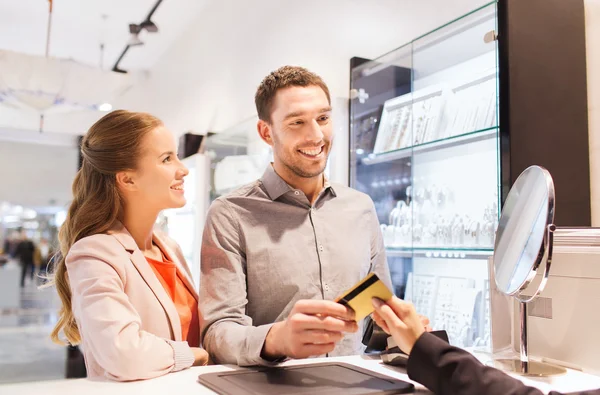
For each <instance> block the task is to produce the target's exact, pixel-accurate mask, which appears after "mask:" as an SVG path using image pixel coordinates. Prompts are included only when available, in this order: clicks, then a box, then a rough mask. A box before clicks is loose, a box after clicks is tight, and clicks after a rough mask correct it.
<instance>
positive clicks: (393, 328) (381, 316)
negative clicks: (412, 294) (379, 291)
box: [373, 296, 429, 354]
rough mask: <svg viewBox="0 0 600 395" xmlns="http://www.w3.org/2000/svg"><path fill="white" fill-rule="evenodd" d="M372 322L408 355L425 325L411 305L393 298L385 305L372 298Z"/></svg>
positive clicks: (423, 330)
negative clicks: (373, 309) (390, 336)
mask: <svg viewBox="0 0 600 395" xmlns="http://www.w3.org/2000/svg"><path fill="white" fill-rule="evenodd" d="M373 306H374V307H375V312H374V313H373V320H375V322H376V323H377V325H379V326H380V327H381V329H383V330H384V331H385V333H387V334H388V335H392V337H393V338H394V341H395V342H396V344H397V345H398V347H400V349H401V350H402V351H404V352H405V353H406V354H410V351H411V350H412V348H413V346H414V345H415V343H416V342H417V340H418V339H419V337H421V335H422V334H423V332H425V329H426V328H425V326H427V324H428V322H429V320H427V323H425V322H424V321H423V320H422V318H424V317H421V316H419V315H418V314H417V312H416V311H415V307H414V306H413V305H412V303H407V302H405V301H403V300H400V299H398V298H397V297H395V296H394V297H393V298H392V299H390V300H388V301H387V303H386V302H383V301H381V300H380V299H376V298H373Z"/></svg>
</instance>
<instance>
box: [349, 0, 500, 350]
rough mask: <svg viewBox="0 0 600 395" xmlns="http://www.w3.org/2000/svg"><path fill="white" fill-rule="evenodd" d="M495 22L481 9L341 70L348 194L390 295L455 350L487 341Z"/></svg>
mask: <svg viewBox="0 0 600 395" xmlns="http://www.w3.org/2000/svg"><path fill="white" fill-rule="evenodd" d="M496 20H497V10H496V3H491V4H488V5H486V6H484V7H482V8H480V9H478V10H476V11H474V12H472V13H470V14H468V15H465V16H464V17H462V18H460V19H458V20H455V21H453V22H451V23H449V24H447V25H445V26H442V27H440V28H439V29H437V30H435V31H433V32H431V33H429V34H426V35H424V36H422V37H420V38H418V39H416V40H414V41H412V42H410V43H409V44H408V45H405V46H403V47H400V48H399V49H397V50H395V51H392V52H390V53H388V54H386V55H384V56H382V57H380V58H377V59H374V60H366V59H360V58H353V60H352V66H353V67H352V69H351V97H353V98H352V99H351V102H350V103H351V104H350V119H351V143H350V144H351V154H350V157H351V164H350V174H351V180H350V181H351V182H350V184H351V186H352V187H354V188H356V189H358V190H360V191H363V192H365V193H367V194H369V195H370V196H371V198H372V199H373V201H374V203H375V207H376V211H377V215H378V217H379V222H380V224H381V229H382V233H383V235H384V242H385V245H386V252H387V256H388V263H389V265H390V271H391V274H392V282H393V285H394V291H395V293H396V295H398V296H400V297H402V298H404V299H406V300H409V301H412V302H413V303H414V304H415V306H416V308H417V311H418V312H419V313H421V314H424V315H427V316H428V317H429V318H430V319H431V323H432V326H433V328H434V329H445V330H446V331H447V332H448V336H449V339H450V342H451V343H452V344H454V345H457V346H463V347H465V346H482V347H487V346H488V345H489V337H490V335H489V318H488V317H489V311H488V310H489V308H488V307H486V304H487V303H488V298H487V297H486V292H487V289H488V274H487V259H488V258H489V256H491V254H492V249H493V243H494V232H495V229H496V226H497V223H498V217H499V206H500V203H499V185H500V179H499V147H498V145H499V128H498V62H497V56H498V54H497V49H498V48H497V41H496V40H495V37H494V31H495V30H496Z"/></svg>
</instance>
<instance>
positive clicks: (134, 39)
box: [127, 23, 144, 47]
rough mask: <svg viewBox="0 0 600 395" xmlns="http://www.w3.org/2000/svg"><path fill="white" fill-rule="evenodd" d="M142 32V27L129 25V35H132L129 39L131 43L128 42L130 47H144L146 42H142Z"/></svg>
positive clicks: (133, 24)
mask: <svg viewBox="0 0 600 395" xmlns="http://www.w3.org/2000/svg"><path fill="white" fill-rule="evenodd" d="M141 31H142V28H141V26H140V25H136V24H135V23H130V24H129V34H131V37H129V41H127V45H129V46H130V47H133V46H136V45H144V42H143V41H142V40H140V37H139V34H140V32H141Z"/></svg>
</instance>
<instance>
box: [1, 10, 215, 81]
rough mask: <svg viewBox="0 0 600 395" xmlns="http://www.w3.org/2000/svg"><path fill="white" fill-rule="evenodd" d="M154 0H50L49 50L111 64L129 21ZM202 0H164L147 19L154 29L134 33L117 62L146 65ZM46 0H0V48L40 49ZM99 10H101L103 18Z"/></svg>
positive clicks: (173, 37) (186, 22) (191, 17)
mask: <svg viewBox="0 0 600 395" xmlns="http://www.w3.org/2000/svg"><path fill="white" fill-rule="evenodd" d="M155 3H156V0H54V1H53V4H54V5H53V13H52V32H51V36H50V55H51V56H55V57H61V58H72V59H75V60H77V61H79V62H82V63H85V64H89V65H93V66H99V65H100V42H101V41H104V42H105V53H104V62H103V66H104V67H103V68H104V69H109V70H110V69H112V66H113V65H114V63H115V61H116V60H117V58H118V57H119V55H120V54H121V52H122V51H123V48H124V47H125V44H126V43H127V40H128V39H129V28H128V26H129V23H140V22H142V21H143V20H144V19H145V18H146V16H147V15H148V13H149V12H150V10H151V8H152V6H153V5H154V4H155ZM206 3H207V0H164V1H163V2H162V4H161V5H160V6H159V7H158V9H157V11H156V12H155V14H154V16H153V17H152V20H153V21H154V22H155V23H156V25H157V26H158V28H159V32H158V33H154V34H150V33H147V32H146V31H144V32H142V33H141V34H140V38H141V39H142V41H144V42H145V45H143V46H138V47H132V48H130V50H129V52H128V53H127V55H126V56H125V58H124V60H123V61H122V62H121V63H120V65H119V67H120V68H122V69H125V70H140V69H150V68H151V67H152V66H153V65H154V64H155V63H156V62H157V60H158V59H159V58H160V57H161V56H162V55H163V54H164V53H165V51H166V50H167V49H168V48H169V47H170V46H171V45H173V43H174V42H175V41H176V40H177V39H178V38H179V36H180V35H181V34H182V33H183V31H184V30H185V29H186V28H187V27H188V25H189V24H190V23H191V22H192V21H193V20H194V19H195V18H196V17H197V16H198V15H199V13H200V12H201V10H202V8H203V7H204V6H205V5H206ZM48 4H49V3H48V0H0V49H6V50H12V51H18V52H25V53H28V54H35V55H42V56H43V55H44V54H45V49H46V30H47V27H48ZM102 15H107V18H106V22H104V21H103V18H102Z"/></svg>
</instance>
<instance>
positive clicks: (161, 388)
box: [0, 354, 600, 395]
mask: <svg viewBox="0 0 600 395" xmlns="http://www.w3.org/2000/svg"><path fill="white" fill-rule="evenodd" d="M476 356H477V357H478V358H479V359H480V360H482V362H484V363H485V362H486V361H487V360H489V357H487V356H486V355H485V354H482V355H476ZM323 362H344V363H349V364H352V365H355V366H359V367H362V368H365V369H369V370H372V371H374V372H378V373H381V374H384V375H387V376H391V377H395V378H398V379H401V380H405V381H409V382H411V380H409V379H408V376H407V375H406V372H405V370H404V369H402V368H396V367H393V366H388V365H385V364H383V363H382V362H381V361H380V359H379V357H371V356H368V355H362V356H359V355H357V356H351V357H338V358H317V359H304V360H293V361H288V362H285V363H283V364H282V365H284V366H294V365H302V364H311V363H323ZM240 369H243V368H240V367H237V366H234V365H213V366H202V367H193V368H190V369H186V370H183V371H181V372H177V373H170V374H167V375H165V376H162V377H158V378H156V379H152V380H143V381H134V382H126V383H120V382H114V381H108V380H104V379H71V380H55V381H39V382H33V383H22V384H8V385H0V394H1V395H13V394H15V395H17V394H18V395H40V394H44V395H69V394H85V395H105V394H110V395H132V394H133V395H136V394H144V395H153V394H157V395H158V394H160V395H163V394H165V393H170V392H172V391H177V393H178V394H195V395H202V394H214V392H213V391H211V390H209V389H208V388H206V387H204V386H202V385H201V384H199V383H198V376H199V375H201V374H204V373H213V372H222V371H230V370H240ZM520 379H521V380H522V381H523V382H524V383H525V384H527V385H531V386H534V387H537V388H539V389H540V390H542V391H543V392H545V393H547V392H549V391H550V390H558V391H562V392H572V391H582V390H586V389H595V388H600V377H599V376H593V375H590V374H586V373H582V372H578V371H574V370H568V372H567V374H566V375H562V376H557V377H553V378H547V379H541V378H540V379H538V378H536V379H528V378H520ZM414 384H415V387H416V388H418V389H421V390H420V391H418V393H431V392H429V391H427V390H426V389H425V388H424V387H423V386H421V385H420V384H417V383H414Z"/></svg>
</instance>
